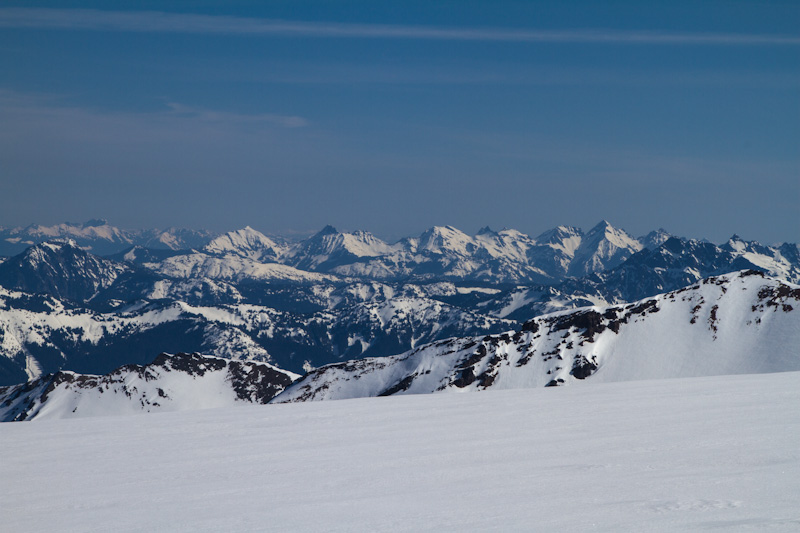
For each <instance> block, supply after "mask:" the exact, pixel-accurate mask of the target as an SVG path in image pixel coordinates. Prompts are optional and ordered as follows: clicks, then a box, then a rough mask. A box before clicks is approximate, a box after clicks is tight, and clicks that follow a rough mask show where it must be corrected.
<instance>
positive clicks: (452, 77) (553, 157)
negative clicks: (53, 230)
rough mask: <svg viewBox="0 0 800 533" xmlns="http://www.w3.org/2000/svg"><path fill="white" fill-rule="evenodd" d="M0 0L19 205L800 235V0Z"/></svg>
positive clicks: (8, 173)
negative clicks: (602, 223) (602, 224)
mask: <svg viewBox="0 0 800 533" xmlns="http://www.w3.org/2000/svg"><path fill="white" fill-rule="evenodd" d="M254 4H255V5H254ZM1 6H2V7H0V64H2V65H3V68H2V69H0V226H5V227H9V226H19V225H22V226H24V225H27V224H30V223H39V224H56V223H60V222H64V221H74V222H82V221H86V220H89V219H92V218H105V219H107V220H108V221H109V222H110V223H111V224H114V225H116V226H120V227H123V228H139V227H148V228H149V227H161V228H163V227H168V226H179V227H189V228H207V229H212V230H215V231H227V230H232V229H237V228H241V227H244V226H246V225H250V226H252V227H254V228H256V229H259V230H261V231H264V232H267V233H278V234H280V233H283V234H303V233H308V232H313V231H315V230H318V229H320V228H321V227H322V226H324V225H326V224H332V225H334V226H336V227H337V228H339V229H343V230H356V229H365V230H369V231H372V232H373V233H375V234H376V235H378V236H380V237H383V238H385V239H389V240H392V239H397V238H400V237H403V236H406V235H413V234H418V233H420V232H421V231H423V230H424V229H426V228H427V227H430V226H432V225H448V224H449V225H453V226H456V227H458V228H460V229H462V230H464V231H466V232H468V233H474V232H475V231H477V230H478V229H479V228H480V227H483V226H486V225H489V226H490V227H492V228H493V229H501V228H503V227H509V228H516V229H519V230H521V231H524V232H526V233H529V234H532V235H536V234H538V233H539V232H541V231H544V230H546V229H548V228H551V227H554V226H556V225H560V224H566V225H573V226H579V227H583V228H584V229H589V228H590V227H591V226H593V225H594V224H595V223H597V222H598V221H599V220H601V219H607V220H608V221H610V222H611V223H612V224H613V225H615V226H618V227H622V228H625V229H626V230H627V231H629V232H630V233H631V234H633V235H641V234H644V233H647V232H648V231H650V230H652V229H655V228H659V227H663V228H665V229H666V230H668V231H669V232H671V233H674V234H677V235H682V236H688V237H698V238H708V239H710V240H712V241H715V242H720V241H724V240H726V239H727V238H728V237H729V236H731V235H732V234H733V233H737V234H739V235H741V236H742V237H744V238H748V239H756V240H759V241H762V242H766V243H773V242H782V241H791V242H797V241H800V3H798V2H794V1H787V2H770V1H757V2H744V1H734V0H730V1H719V2H717V1H712V0H709V1H704V2H693V1H680V0H677V1H672V2H633V1H630V2H619V1H613V0H612V1H609V2H602V3H601V2H589V1H586V2H583V1H574V2H537V1H494V2H483V1H482V2H477V1H469V0H467V1H437V0H431V1H405V2H391V1H386V2H369V1H344V0H343V1H335V2H334V1H329V0H317V1H305V2H304V1H283V0H275V1H271V2H260V3H254V2H245V1H235V0H234V1H227V2H214V1H196V2H174V1H169V0H162V1H158V2H155V1H147V0H145V1H138V2H125V1H117V2H113V3H108V2H36V1H26V2H15V1H13V0H7V1H4V2H3V3H2V5H1ZM112 7H113V9H111V8H112Z"/></svg>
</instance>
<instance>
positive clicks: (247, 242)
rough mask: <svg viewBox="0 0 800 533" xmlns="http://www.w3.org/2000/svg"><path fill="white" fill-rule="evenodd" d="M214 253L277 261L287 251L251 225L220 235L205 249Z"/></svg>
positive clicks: (263, 260)
mask: <svg viewBox="0 0 800 533" xmlns="http://www.w3.org/2000/svg"><path fill="white" fill-rule="evenodd" d="M203 250H204V251H205V252H206V253H209V254H212V255H227V254H230V255H236V256H239V257H245V258H248V259H253V260H256V261H262V262H274V261H277V260H278V259H279V258H280V257H281V256H282V255H283V254H284V253H285V251H286V249H285V247H283V246H280V245H279V244H277V243H276V242H275V241H273V240H272V239H270V238H269V237H267V236H266V235H264V234H263V233H261V232H259V231H256V230H254V229H253V228H251V227H250V226H246V227H245V228H243V229H240V230H236V231H231V232H228V233H226V234H224V235H220V236H219V237H217V238H216V239H214V240H212V241H211V242H210V243H208V244H207V245H206V246H205V248H204V249H203Z"/></svg>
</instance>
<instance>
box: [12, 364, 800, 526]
mask: <svg viewBox="0 0 800 533" xmlns="http://www.w3.org/2000/svg"><path fill="white" fill-rule="evenodd" d="M799 406H800V373H797V372H788V373H779V374H761V375H740V376H722V377H713V378H691V379H672V380H661V381H638V382H627V383H606V384H602V383H601V384H595V383H587V384H586V385H585V386H582V387H564V388H548V389H529V390H505V391H487V392H484V393H481V394H450V395H435V394H434V395H414V396H402V397H390V398H378V399H375V398H369V399H358V400H344V401H338V402H319V403H316V402H314V403H303V404H284V405H266V406H249V405H245V406H242V407H234V408H225V409H211V410H205V411H191V412H182V413H159V414H151V415H147V416H127V417H105V418H87V419H76V420H51V421H47V420H45V421H40V422H32V423H27V424H2V425H0V446H2V449H3V452H4V460H3V461H2V462H0V479H2V480H3V484H4V487H5V490H4V493H3V497H2V498H0V516H2V517H3V518H2V529H3V530H5V531H51V530H57V531H82V532H86V531H109V530H114V531H148V532H151V531H192V532H195V531H477V530H480V531H487V530H492V531H642V532H645V531H705V530H711V531H715V530H723V531H798V530H800V507H799V506H798V505H797V501H798V496H800V453H798V448H797V443H798V442H800V409H798V407H799Z"/></svg>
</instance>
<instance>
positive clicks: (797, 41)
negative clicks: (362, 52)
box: [0, 8, 800, 46]
mask: <svg viewBox="0 0 800 533" xmlns="http://www.w3.org/2000/svg"><path fill="white" fill-rule="evenodd" d="M0 27H5V28H31V29H60V30H92V31H129V32H165V33H218V34H239V35H262V36H279V37H316V38H366V39H417V40H447V41H497V42H531V43H536V42H543V43H608V44H658V45H717V46H720V45H722V46H725V45H733V46H752V45H800V37H797V36H787V35H759V34H740V33H672V32H645V31H616V30H573V31H564V30H555V31H549V30H517V29H498V28H445V27H435V26H401V25H389V24H343V23H312V22H301V21H286V20H271V19H259V18H246V17H233V16H211V15H196V14H185V13H166V12H157V11H102V10H94V9H48V8H0Z"/></svg>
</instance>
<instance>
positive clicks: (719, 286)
mask: <svg viewBox="0 0 800 533" xmlns="http://www.w3.org/2000/svg"><path fill="white" fill-rule="evenodd" d="M797 346H800V286H798V285H795V284H790V283H785V282H782V281H779V280H775V279H772V278H769V277H766V276H765V275H764V274H763V273H761V272H757V271H753V270H748V271H742V272H737V273H732V274H727V275H723V276H718V277H711V278H706V279H704V280H703V281H701V282H699V283H697V284H694V285H691V286H688V287H685V288H683V289H680V290H677V291H673V292H669V293H665V294H661V295H657V296H654V297H652V298H647V299H644V300H641V301H638V302H631V303H628V304H623V305H613V306H602V307H588V308H581V309H578V310H573V311H566V312H557V313H552V314H548V315H543V316H539V317H536V318H533V319H531V320H529V321H527V322H525V323H523V324H522V325H521V326H520V327H519V328H518V329H516V330H512V331H507V332H504V333H501V334H495V335H479V336H470V337H456V338H450V339H446V340H439V341H435V342H432V343H429V344H425V345H423V346H419V347H417V348H415V349H413V350H410V351H408V352H406V353H402V354H400V355H395V356H388V357H376V358H365V359H359V360H350V361H346V362H341V363H334V364H329V365H326V366H323V367H321V368H318V369H316V370H312V371H311V372H309V373H307V374H306V375H304V376H302V377H300V376H297V375H295V374H291V373H289V372H285V371H282V370H280V369H278V368H275V367H273V366H271V365H266V364H263V363H256V362H253V361H247V362H242V361H231V360H226V359H221V358H216V357H208V356H201V355H198V354H177V355H175V356H168V355H167V354H161V355H160V356H159V357H158V358H156V360H155V361H153V362H152V363H150V364H148V365H144V366H139V365H126V366H123V367H121V368H119V369H117V370H115V371H113V372H111V373H109V374H107V375H105V376H92V375H88V376H87V375H80V374H76V373H74V372H64V371H60V372H57V373H55V374H49V375H46V376H43V377H40V378H37V379H35V380H32V381H29V382H28V383H26V384H21V385H15V386H9V387H0V420H2V421H10V420H28V419H35V418H71V417H83V416H97V415H107V414H126V413H137V412H152V411H160V410H185V409H199V408H208V407H220V406H231V405H236V404H237V403H242V402H244V403H248V402H249V403H268V402H271V403H287V402H303V401H319V400H337V399H348V398H359V397H373V396H391V395H397V394H427V393H447V392H460V391H480V390H487V389H515V388H532V387H551V386H563V385H575V384H578V383H581V382H584V381H591V382H612V381H631V380H643V379H664V378H682V377H699V376H716V375H726V374H748V373H769V372H786V371H796V370H800V352H798V351H797Z"/></svg>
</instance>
